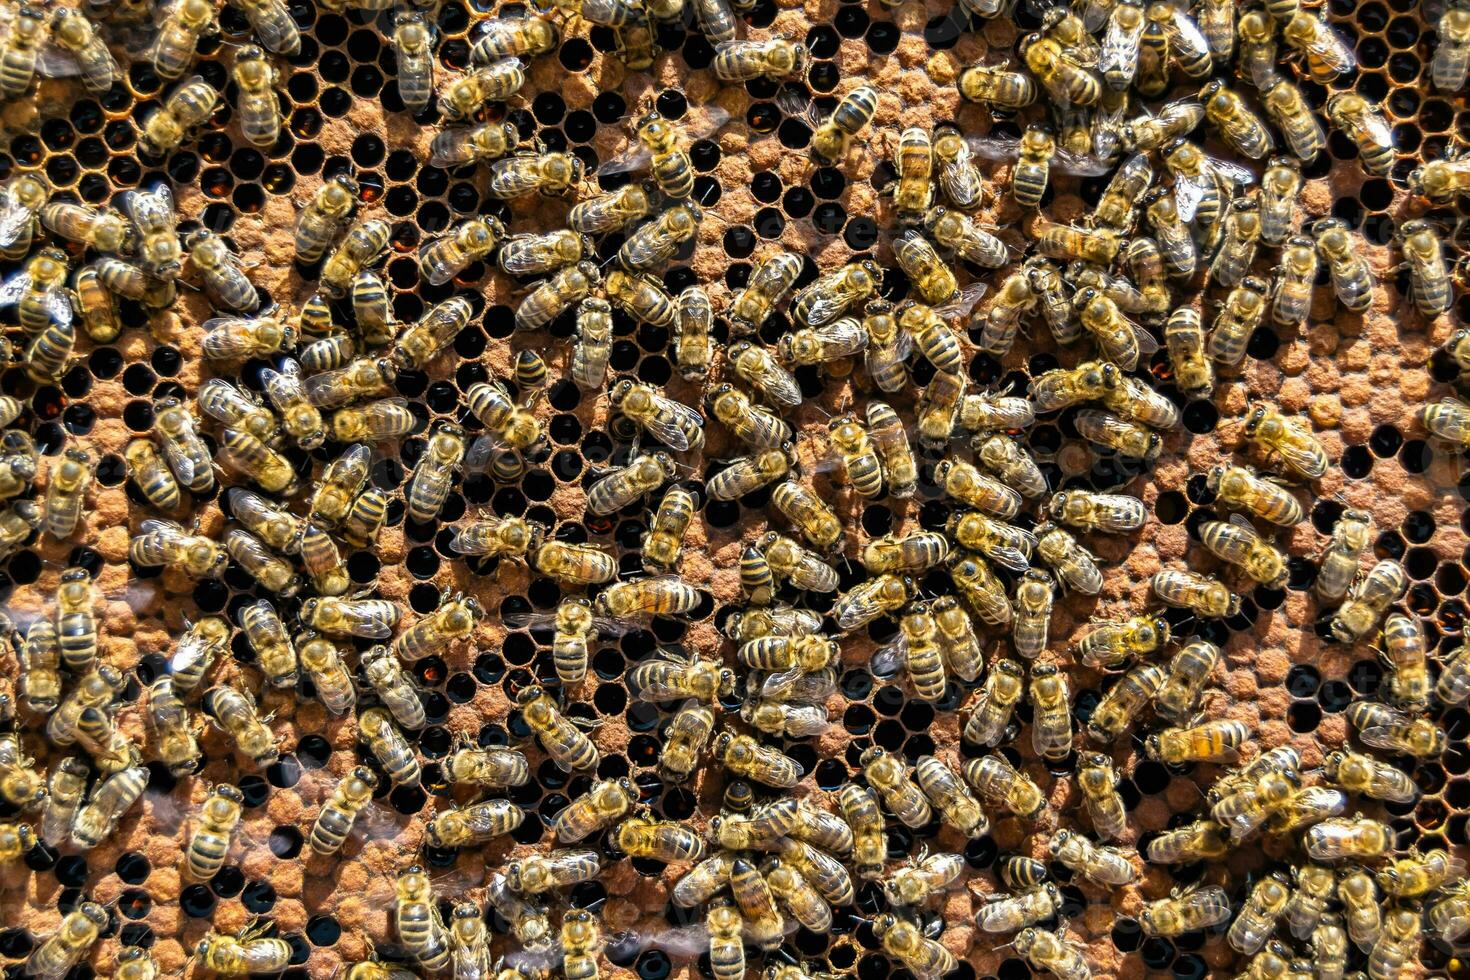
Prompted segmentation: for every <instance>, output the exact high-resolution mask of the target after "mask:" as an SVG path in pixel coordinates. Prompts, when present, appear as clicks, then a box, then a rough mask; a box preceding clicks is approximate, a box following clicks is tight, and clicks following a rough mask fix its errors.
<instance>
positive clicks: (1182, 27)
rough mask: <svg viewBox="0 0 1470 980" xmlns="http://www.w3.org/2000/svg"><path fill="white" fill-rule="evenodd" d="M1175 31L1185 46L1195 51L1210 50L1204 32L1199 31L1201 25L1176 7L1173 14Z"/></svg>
mask: <svg viewBox="0 0 1470 980" xmlns="http://www.w3.org/2000/svg"><path fill="white" fill-rule="evenodd" d="M1172 18H1173V21H1174V23H1173V27H1174V31H1175V32H1176V33H1177V34H1178V35H1179V36H1180V37H1181V38H1183V39H1184V46H1185V47H1188V48H1189V49H1191V50H1193V51H1208V50H1210V42H1209V41H1207V40H1205V34H1204V31H1201V30H1200V29H1199V23H1198V22H1197V21H1196V20H1195V19H1194V18H1193V17H1191V16H1189V14H1188V13H1187V12H1186V11H1184V10H1181V9H1179V8H1178V7H1175V8H1174V9H1173V12H1172Z"/></svg>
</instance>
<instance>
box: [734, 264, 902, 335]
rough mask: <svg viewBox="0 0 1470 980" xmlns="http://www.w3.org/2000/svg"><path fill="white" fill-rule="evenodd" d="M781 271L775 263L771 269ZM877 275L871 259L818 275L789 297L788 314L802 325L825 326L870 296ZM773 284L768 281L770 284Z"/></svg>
mask: <svg viewBox="0 0 1470 980" xmlns="http://www.w3.org/2000/svg"><path fill="white" fill-rule="evenodd" d="M762 271H764V270H762ZM781 271H784V270H782V269H780V268H779V267H778V268H777V269H775V270H773V276H774V274H775V273H777V272H781ZM880 278H881V271H880V270H879V268H878V266H877V265H876V264H875V263H874V262H872V261H871V260H868V259H864V260H862V261H860V262H849V263H848V264H847V265H845V266H842V267H841V268H840V269H834V270H833V271H831V272H828V273H824V274H823V275H821V276H818V277H817V279H816V281H815V282H813V283H812V284H811V285H809V286H807V287H806V288H805V289H802V290H800V291H799V292H797V294H796V296H795V297H794V299H793V300H792V305H791V313H792V316H793V317H794V318H795V319H796V320H797V322H798V323H800V324H801V325H802V326H804V327H821V326H825V325H827V324H829V323H831V322H832V321H834V320H836V319H837V318H838V317H840V316H842V315H843V314H844V313H846V312H847V311H848V310H850V309H852V308H853V307H855V306H857V305H858V304H860V303H863V302H866V301H867V300H869V299H872V298H873V296H874V294H876V293H877V291H878V284H879V281H880ZM752 280H754V276H752ZM775 285H777V284H776V283H772V284H771V286H772V287H774V286H775ZM768 288H770V287H768ZM788 288H789V287H788ZM747 292H750V287H747Z"/></svg>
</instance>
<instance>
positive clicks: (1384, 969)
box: [1368, 907, 1424, 978]
mask: <svg viewBox="0 0 1470 980" xmlns="http://www.w3.org/2000/svg"><path fill="white" fill-rule="evenodd" d="M1422 920H1423V913H1422V912H1421V911H1420V910H1419V909H1418V908H1417V907H1412V908H1394V907H1390V908H1389V909H1387V910H1386V912H1385V914H1384V917H1383V931H1382V933H1380V934H1379V936H1378V939H1377V941H1376V942H1374V944H1373V948H1372V949H1371V950H1369V952H1368V975H1369V976H1370V977H1375V978H1376V977H1392V976H1396V975H1398V974H1399V973H1400V972H1401V971H1403V970H1404V969H1406V968H1407V967H1408V965H1409V964H1410V963H1412V962H1413V961H1414V960H1415V958H1416V957H1417V956H1418V953H1419V944H1420V942H1421V935H1420V934H1421V933H1422V932H1423V929H1424V925H1423V921H1422Z"/></svg>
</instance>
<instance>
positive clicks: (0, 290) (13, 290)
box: [0, 216, 31, 306]
mask: <svg viewBox="0 0 1470 980" xmlns="http://www.w3.org/2000/svg"><path fill="white" fill-rule="evenodd" d="M3 220H4V217H3V216H0V222H3ZM12 240H13V239H12ZM0 244H7V243H6V242H5V241H4V236H3V235H0ZM30 285H31V275H30V273H28V272H17V273H16V274H15V275H13V276H11V277H10V278H9V279H7V280H5V284H4V285H3V286H0V306H13V305H15V303H16V302H18V301H19V300H20V298H21V296H23V295H25V291H26V289H28V288H29V287H30Z"/></svg>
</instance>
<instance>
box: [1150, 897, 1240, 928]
mask: <svg viewBox="0 0 1470 980" xmlns="http://www.w3.org/2000/svg"><path fill="white" fill-rule="evenodd" d="M1230 915H1231V911H1230V896H1228V895H1227V894H1225V889H1223V888H1221V887H1220V886H1219V885H1205V886H1199V885H1193V886H1190V887H1189V888H1186V889H1185V890H1184V891H1179V890H1177V889H1176V890H1174V891H1172V892H1170V894H1169V897H1168V898H1164V899H1160V900H1159V901H1157V902H1150V903H1148V905H1146V906H1144V908H1143V911H1142V912H1140V913H1139V916H1138V921H1139V924H1140V925H1142V926H1143V931H1144V932H1145V933H1147V934H1148V935H1150V936H1177V935H1179V934H1180V933H1184V932H1193V931H1194V930H1196V929H1208V928H1209V927H1210V926H1214V925H1219V924H1220V923H1222V922H1228V921H1230Z"/></svg>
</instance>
